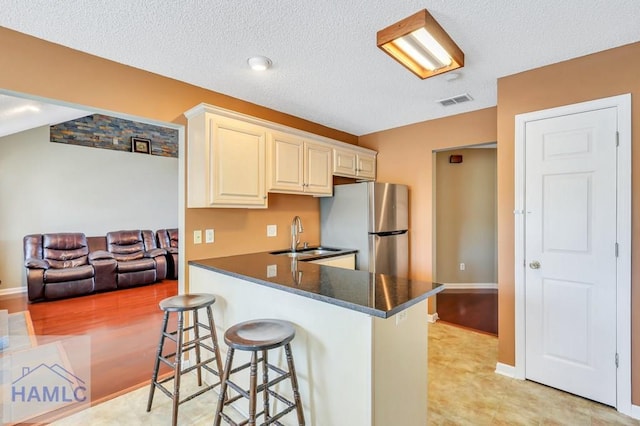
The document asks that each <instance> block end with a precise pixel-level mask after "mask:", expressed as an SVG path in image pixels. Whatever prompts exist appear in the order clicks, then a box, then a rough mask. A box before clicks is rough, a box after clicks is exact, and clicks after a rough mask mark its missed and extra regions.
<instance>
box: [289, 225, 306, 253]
mask: <svg viewBox="0 0 640 426" xmlns="http://www.w3.org/2000/svg"><path fill="white" fill-rule="evenodd" d="M302 232H304V229H303V228H302V220H300V216H294V217H293V220H292V221H291V252H293V253H295V252H296V251H297V250H298V244H300V234H301V233H302Z"/></svg>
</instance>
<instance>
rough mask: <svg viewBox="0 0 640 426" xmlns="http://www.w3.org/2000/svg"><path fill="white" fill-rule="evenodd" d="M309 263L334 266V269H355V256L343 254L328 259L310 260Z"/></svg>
mask: <svg viewBox="0 0 640 426" xmlns="http://www.w3.org/2000/svg"><path fill="white" fill-rule="evenodd" d="M310 263H317V264H319V265H326V266H334V267H336V268H344V269H356V255H355V254H345V255H344V256H336V257H330V258H328V259H319V260H312V261H311V262H310Z"/></svg>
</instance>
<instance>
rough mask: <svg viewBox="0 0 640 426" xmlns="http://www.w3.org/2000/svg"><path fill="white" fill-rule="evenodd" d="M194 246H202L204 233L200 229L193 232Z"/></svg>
mask: <svg viewBox="0 0 640 426" xmlns="http://www.w3.org/2000/svg"><path fill="white" fill-rule="evenodd" d="M193 244H202V231H201V230H200V229H198V230H196V231H193Z"/></svg>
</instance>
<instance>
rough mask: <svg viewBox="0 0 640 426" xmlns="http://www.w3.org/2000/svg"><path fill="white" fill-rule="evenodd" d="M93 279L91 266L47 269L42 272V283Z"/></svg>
mask: <svg viewBox="0 0 640 426" xmlns="http://www.w3.org/2000/svg"><path fill="white" fill-rule="evenodd" d="M92 277H93V266H91V265H82V266H78V267H76V268H63V269H53V268H52V269H47V270H46V271H45V272H44V282H45V283H46V284H48V283H60V282H64V281H77V280H83V279H86V278H89V279H90V278H92Z"/></svg>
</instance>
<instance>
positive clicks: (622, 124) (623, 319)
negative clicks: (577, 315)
mask: <svg viewBox="0 0 640 426" xmlns="http://www.w3.org/2000/svg"><path fill="white" fill-rule="evenodd" d="M612 107H615V108H617V113H618V114H617V116H618V123H617V124H618V141H619V146H618V153H617V164H618V170H617V192H618V197H617V205H616V210H617V213H616V220H617V231H616V233H617V235H616V238H617V241H618V262H617V268H616V271H617V274H616V276H617V277H616V305H617V306H616V324H617V325H616V332H617V342H616V353H617V354H618V356H619V364H618V369H617V374H616V376H617V377H616V382H617V383H616V394H617V396H616V401H617V403H616V408H617V410H618V411H619V412H621V413H623V414H626V415H631V409H632V407H631V94H630V93H627V94H624V95H619V96H612V97H608V98H602V99H597V100H593V101H587V102H581V103H577V104H573V105H567V106H561V107H557V108H550V109H545V110H540V111H534V112H530V113H524V114H518V115H516V117H515V176H514V178H515V181H514V186H515V210H514V211H513V213H514V217H515V220H514V222H515V259H514V260H515V266H514V271H515V367H514V371H513V373H514V377H516V378H519V379H525V365H526V364H525V362H526V354H525V349H526V348H525V345H526V336H525V307H526V301H525V268H526V265H525V260H526V259H525V238H524V231H525V215H526V211H525V204H524V202H525V165H526V156H525V146H524V143H525V138H526V133H525V132H526V125H527V123H528V122H530V121H537V120H543V119H547V118H553V117H557V116H562V115H569V114H576V113H581V112H586V111H593V110H598V109H604V108H612ZM611 250H614V248H613V247H612V248H611ZM611 362H614V360H611Z"/></svg>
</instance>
